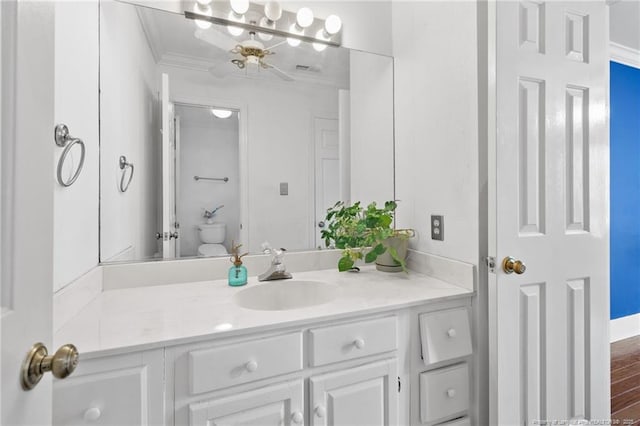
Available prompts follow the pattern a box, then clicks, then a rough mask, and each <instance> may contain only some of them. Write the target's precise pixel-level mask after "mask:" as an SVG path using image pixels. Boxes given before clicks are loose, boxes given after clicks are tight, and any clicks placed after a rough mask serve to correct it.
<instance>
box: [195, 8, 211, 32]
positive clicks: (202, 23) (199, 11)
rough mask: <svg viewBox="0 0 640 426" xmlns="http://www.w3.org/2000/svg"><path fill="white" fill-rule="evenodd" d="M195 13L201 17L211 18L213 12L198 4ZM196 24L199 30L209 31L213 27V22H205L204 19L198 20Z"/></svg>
mask: <svg viewBox="0 0 640 426" xmlns="http://www.w3.org/2000/svg"><path fill="white" fill-rule="evenodd" d="M193 13H197V14H199V15H207V16H211V15H212V13H213V12H212V11H211V7H209V6H208V5H204V4H201V3H200V2H198V3H196V4H195V5H194V6H193ZM195 23H196V26H197V27H198V28H200V29H203V30H207V29H209V28H211V25H213V24H212V23H211V22H209V21H203V20H202V19H196V20H195Z"/></svg>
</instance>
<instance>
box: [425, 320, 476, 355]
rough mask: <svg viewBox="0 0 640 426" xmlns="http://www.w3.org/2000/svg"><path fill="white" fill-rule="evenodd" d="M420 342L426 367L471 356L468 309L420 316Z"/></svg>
mask: <svg viewBox="0 0 640 426" xmlns="http://www.w3.org/2000/svg"><path fill="white" fill-rule="evenodd" d="M420 340H421V341H422V359H423V360H424V363H425V365H430V364H434V363H437V362H442V361H447V360H450V359H454V358H459V357H463V356H467V355H471V331H470V328H469V313H468V311H467V309H466V308H457V309H449V310H446V311H437V312H429V313H426V314H422V315H420Z"/></svg>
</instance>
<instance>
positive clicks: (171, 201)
mask: <svg viewBox="0 0 640 426" xmlns="http://www.w3.org/2000/svg"><path fill="white" fill-rule="evenodd" d="M161 102H162V257H163V258H164V259H171V258H174V257H176V238H177V236H178V233H177V232H176V231H177V230H176V187H175V184H176V180H175V173H176V155H175V135H176V133H175V127H174V126H175V120H174V115H175V108H174V105H173V103H172V102H171V101H170V100H169V76H168V75H167V74H162V92H161Z"/></svg>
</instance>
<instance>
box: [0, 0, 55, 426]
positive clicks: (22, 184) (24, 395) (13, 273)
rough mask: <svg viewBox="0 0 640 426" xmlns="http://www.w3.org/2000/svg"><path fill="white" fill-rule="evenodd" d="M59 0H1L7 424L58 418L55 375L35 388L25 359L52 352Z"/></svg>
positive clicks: (2, 358)
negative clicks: (28, 386) (26, 384)
mask: <svg viewBox="0 0 640 426" xmlns="http://www.w3.org/2000/svg"><path fill="white" fill-rule="evenodd" d="M54 7H55V5H54V3H47V2H35V3H34V2H27V1H22V0H20V1H17V2H15V1H9V2H6V1H3V2H0V15H1V16H0V19H2V21H1V25H0V34H1V38H2V39H1V47H0V50H1V55H0V57H1V58H2V61H3V65H4V61H7V62H8V63H9V64H12V65H13V66H12V67H11V68H13V69H11V68H10V67H3V68H2V80H1V82H0V83H1V84H0V90H1V91H2V97H1V99H2V110H1V113H2V115H1V117H2V120H1V123H2V124H1V126H2V127H1V129H0V130H1V132H2V133H1V136H2V138H1V140H2V145H1V148H2V151H1V154H0V158H1V160H2V163H1V164H2V165H1V172H2V174H1V178H0V181H1V184H2V185H1V192H2V194H1V195H2V196H1V197H0V206H1V209H0V217H1V219H2V220H1V224H2V225H1V228H0V236H1V239H2V245H1V248H0V250H1V253H0V270H1V276H0V279H1V281H0V284H1V290H2V293H1V295H2V299H1V307H2V319H1V335H2V338H1V344H0V347H1V349H2V351H1V355H0V362H1V370H0V376H1V379H0V385H1V392H0V394H1V396H0V401H1V404H0V413H1V417H0V424H2V425H7V426H8V425H40V424H50V423H51V376H50V375H46V376H45V377H44V378H43V379H42V381H41V382H40V383H39V384H38V385H37V386H36V387H35V388H34V389H33V390H31V391H24V390H23V389H22V387H21V385H20V366H21V364H22V361H23V359H24V358H25V355H26V353H27V352H28V351H29V349H30V348H31V346H32V345H33V344H34V343H36V342H43V343H44V344H45V345H47V347H48V349H49V351H50V352H53V351H55V349H54V348H51V342H52V333H53V328H52V292H53V214H52V211H53V185H54V184H55V183H54V182H55V177H54V176H55V172H54V170H53V167H52V158H53V157H54V148H55V143H54V141H53V137H52V136H53V127H54V114H53V113H54V63H55V60H54V52H55V49H54Z"/></svg>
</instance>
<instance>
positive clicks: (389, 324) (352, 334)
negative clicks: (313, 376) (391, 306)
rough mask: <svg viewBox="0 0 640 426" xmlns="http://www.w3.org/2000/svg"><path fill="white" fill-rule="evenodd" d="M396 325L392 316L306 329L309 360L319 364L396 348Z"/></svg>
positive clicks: (313, 364) (314, 364) (311, 362)
mask: <svg viewBox="0 0 640 426" xmlns="http://www.w3.org/2000/svg"><path fill="white" fill-rule="evenodd" d="M396 328H397V320H396V317H395V316H393V317H385V318H378V319H372V320H368V321H358V322H352V323H349V324H342V325H336V326H331V327H323V328H315V329H312V330H309V341H310V345H311V353H310V360H309V362H310V364H311V365H312V366H319V365H326V364H331V363H334V362H340V361H345V360H349V359H353V358H360V357H363V356H368V355H375V354H379V353H383V352H389V351H393V350H396V349H397V347H398V343H397V338H396V334H397V332H396Z"/></svg>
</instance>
